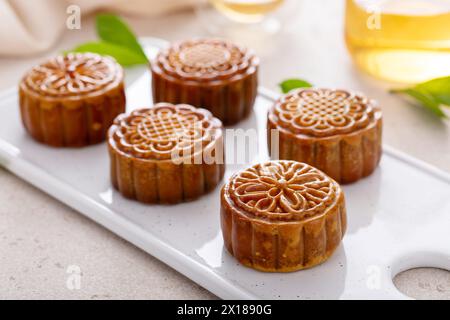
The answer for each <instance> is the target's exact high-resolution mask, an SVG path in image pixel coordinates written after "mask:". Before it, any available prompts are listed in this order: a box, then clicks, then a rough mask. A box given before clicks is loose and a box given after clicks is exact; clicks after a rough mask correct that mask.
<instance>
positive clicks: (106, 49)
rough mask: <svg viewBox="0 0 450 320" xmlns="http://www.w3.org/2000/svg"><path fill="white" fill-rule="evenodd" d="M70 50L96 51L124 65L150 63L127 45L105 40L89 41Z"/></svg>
mask: <svg viewBox="0 0 450 320" xmlns="http://www.w3.org/2000/svg"><path fill="white" fill-rule="evenodd" d="M69 52H94V53H98V54H100V55H104V56H111V57H113V58H115V59H116V60H117V62H118V63H119V64H121V65H122V66H124V67H129V66H133V65H138V64H146V63H148V60H147V58H146V57H143V56H142V55H140V54H137V53H136V52H134V51H132V50H129V49H128V48H126V47H121V46H118V45H116V44H113V43H110V42H105V41H103V42H102V41H100V42H87V43H84V44H81V45H79V46H78V47H76V48H74V49H72V50H69Z"/></svg>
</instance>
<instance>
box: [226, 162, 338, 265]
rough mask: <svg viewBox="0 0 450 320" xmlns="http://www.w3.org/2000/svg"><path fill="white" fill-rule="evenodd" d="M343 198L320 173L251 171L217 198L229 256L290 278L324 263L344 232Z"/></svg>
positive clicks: (278, 168)
mask: <svg viewBox="0 0 450 320" xmlns="http://www.w3.org/2000/svg"><path fill="white" fill-rule="evenodd" d="M346 221H347V220H346V209H345V200H344V193H343V191H342V189H341V187H340V186H339V184H338V183H337V182H336V181H334V180H333V179H331V178H330V177H328V176H327V175H325V174H324V173H323V172H321V171H320V170H318V169H316V168H313V167H311V166H310V165H308V164H305V163H300V162H296V161H288V160H278V161H270V162H267V163H261V164H257V165H254V166H252V167H250V168H248V169H245V170H242V171H240V172H238V173H236V174H234V175H233V176H232V177H231V178H230V180H229V181H228V182H227V183H226V184H225V185H224V186H223V188H222V192H221V225H222V233H223V238H224V244H225V247H226V248H227V250H228V251H229V252H230V253H231V254H232V255H233V256H234V257H235V258H236V259H237V260H238V261H239V262H240V263H242V264H243V265H245V266H247V267H251V268H254V269H257V270H260V271H268V272H290V271H296V270H301V269H305V268H310V267H313V266H315V265H318V264H320V263H322V262H324V261H325V260H327V259H328V258H329V257H330V256H331V255H332V253H333V252H334V251H335V250H336V248H337V247H338V245H339V244H340V242H341V239H342V238H343V236H344V233H345V230H346Z"/></svg>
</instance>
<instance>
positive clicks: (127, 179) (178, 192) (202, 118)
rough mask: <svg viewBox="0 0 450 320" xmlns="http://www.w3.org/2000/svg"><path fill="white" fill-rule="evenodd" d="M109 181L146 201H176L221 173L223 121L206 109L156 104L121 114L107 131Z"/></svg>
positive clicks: (198, 193)
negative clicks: (109, 166)
mask: <svg viewBox="0 0 450 320" xmlns="http://www.w3.org/2000/svg"><path fill="white" fill-rule="evenodd" d="M108 147H109V155H110V163H111V180H112V184H113V186H114V187H115V188H116V189H117V190H118V191H119V192H120V193H121V194H122V195H123V196H124V197H126V198H131V199H136V200H138V201H140V202H144V203H169V204H170V203H178V202H181V201H187V200H191V199H195V198H197V197H199V196H201V195H202V194H204V193H206V192H208V191H210V190H212V189H214V188H215V187H216V185H217V184H218V183H219V182H220V180H221V179H222V177H223V174H224V168H225V164H224V161H223V147H224V146H223V130H222V123H221V122H220V120H218V119H217V118H214V117H213V116H212V114H211V112H209V111H208V110H205V109H201V108H195V107H193V106H190V105H185V104H179V105H173V104H169V103H158V104H156V105H154V106H152V107H150V108H143V109H138V110H135V111H133V112H131V114H121V115H119V116H118V117H117V118H116V119H115V120H114V124H113V125H112V126H111V128H110V129H109V132H108Z"/></svg>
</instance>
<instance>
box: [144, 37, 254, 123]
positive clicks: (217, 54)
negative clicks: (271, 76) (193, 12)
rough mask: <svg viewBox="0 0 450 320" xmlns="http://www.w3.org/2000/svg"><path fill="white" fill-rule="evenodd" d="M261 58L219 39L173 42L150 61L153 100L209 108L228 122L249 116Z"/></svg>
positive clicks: (223, 120) (234, 121) (224, 121)
mask: <svg viewBox="0 0 450 320" xmlns="http://www.w3.org/2000/svg"><path fill="white" fill-rule="evenodd" d="M258 66H259V59H258V58H257V57H256V56H255V55H254V54H253V53H252V52H251V51H249V50H247V49H244V48H241V47H239V46H237V45H235V44H232V43H230V42H227V41H223V40H218V39H198V40H189V41H184V42H179V43H175V44H173V45H172V46H171V47H170V48H168V49H167V50H163V51H161V52H160V53H159V54H158V56H157V57H156V59H155V60H154V61H153V62H152V64H151V70H152V86H153V100H154V102H170V103H174V104H177V103H187V104H190V105H193V106H196V107H202V108H206V109H208V110H210V111H211V112H212V113H213V114H214V116H215V117H217V118H219V119H220V120H222V122H223V123H224V124H225V125H230V124H234V123H237V122H238V121H240V120H241V119H244V118H245V117H247V116H248V115H249V114H250V112H251V110H252V107H253V104H254V102H255V99H256V95H257V86H258Z"/></svg>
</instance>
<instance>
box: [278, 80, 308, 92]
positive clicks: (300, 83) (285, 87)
mask: <svg viewBox="0 0 450 320" xmlns="http://www.w3.org/2000/svg"><path fill="white" fill-rule="evenodd" d="M279 86H280V88H281V91H282V92H283V93H288V92H289V91H291V90H293V89H297V88H311V87H312V84H311V83H309V82H308V81H306V80H302V79H287V80H284V81H283V82H281V83H280V84H279Z"/></svg>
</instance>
